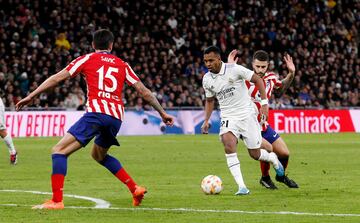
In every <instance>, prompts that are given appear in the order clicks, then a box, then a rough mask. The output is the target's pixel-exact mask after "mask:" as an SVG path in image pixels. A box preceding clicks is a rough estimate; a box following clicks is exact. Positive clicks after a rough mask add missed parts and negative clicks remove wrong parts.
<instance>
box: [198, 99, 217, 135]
mask: <svg viewBox="0 0 360 223" xmlns="http://www.w3.org/2000/svg"><path fill="white" fill-rule="evenodd" d="M214 101H215V100H214V97H211V98H206V100H205V120H204V123H203V124H202V125H201V132H202V133H203V134H208V133H209V127H210V125H209V120H210V117H211V113H212V111H213V110H214V104H215V103H214Z"/></svg>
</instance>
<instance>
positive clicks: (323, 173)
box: [0, 133, 360, 223]
mask: <svg viewBox="0 0 360 223" xmlns="http://www.w3.org/2000/svg"><path fill="white" fill-rule="evenodd" d="M282 137H283V138H284V140H285V141H286V142H287V144H288V147H289V148H290V152H291V156H290V157H291V158H290V162H289V167H288V171H287V172H288V174H289V177H290V178H293V179H294V180H296V182H297V183H298V184H299V185H300V188H299V189H289V188H287V187H285V186H284V185H282V184H280V183H276V185H277V186H278V187H279V190H277V191H270V190H266V189H265V188H263V187H261V185H260V184H259V178H260V168H259V163H258V162H257V161H254V160H252V159H251V158H250V157H249V156H248V154H247V151H246V149H245V148H244V146H243V143H242V142H240V143H239V147H238V153H239V159H240V162H241V168H242V172H243V175H244V179H245V183H246V184H247V186H248V188H249V189H250V191H251V194H250V195H248V196H234V195H233V194H234V193H235V192H236V189H237V188H236V185H235V182H234V180H233V178H232V176H231V175H230V172H229V171H228V169H227V166H226V162H225V157H224V152H223V148H222V146H221V144H220V142H219V140H218V136H217V135H196V136H181V135H167V136H133V137H119V141H120V143H121V147H113V148H112V149H111V150H110V154H112V155H114V156H115V157H117V158H118V159H119V160H120V161H121V163H122V164H123V166H124V167H125V168H126V170H127V171H128V172H129V173H130V174H131V175H132V176H133V178H134V180H135V181H136V182H137V183H139V184H141V185H144V186H146V187H147V188H148V191H149V193H148V194H147V195H146V197H145V200H144V201H143V204H142V206H141V207H139V208H133V207H132V206H131V196H130V194H129V192H128V191H127V189H126V187H125V186H124V185H122V184H121V183H120V182H119V181H118V180H117V179H116V178H115V177H114V176H113V175H112V174H111V173H110V172H108V171H107V170H106V169H105V168H103V167H102V166H100V165H99V164H97V163H96V162H95V161H93V160H92V158H91V156H90V148H91V147H90V146H91V144H89V146H87V147H86V148H83V149H81V150H80V151H78V152H76V153H74V154H73V155H71V156H70V158H69V161H68V173H67V177H66V180H65V188H64V192H65V194H74V195H80V196H88V197H93V198H99V199H103V200H106V201H108V202H110V203H111V207H113V209H94V208H91V207H94V203H93V202H90V201H86V200H82V199H76V198H69V197H65V200H64V201H65V206H66V207H69V206H75V207H89V208H65V209H64V210H61V211H49V210H31V206H32V205H35V204H40V203H41V202H43V201H44V200H46V199H48V198H50V195H40V194H32V193H24V192H17V193H13V192H5V191H3V190H9V189H14V190H21V191H43V192H50V191H51V186H50V173H51V159H50V154H51V147H52V146H53V145H55V144H56V142H57V141H58V138H29V139H25V138H21V139H14V141H15V144H16V147H17V148H18V150H19V163H18V165H16V166H10V164H9V160H8V159H9V156H8V152H7V149H6V148H5V144H0V222H1V223H5V222H32V223H33V222H176V223H181V222H207V223H208V222H360V199H359V195H360V177H359V175H360V174H359V173H360V169H359V164H360V163H359V157H360V134H355V133H354V134H351V133H346V134H298V135H285V134H284V135H282ZM209 174H215V175H218V176H220V177H221V178H222V180H223V184H224V190H223V191H222V192H221V194H219V195H204V194H203V193H202V192H201V190H200V182H201V180H202V178H203V177H204V176H206V175H209ZM271 174H272V176H274V171H273V170H271ZM10 205H11V206H10ZM181 208H183V209H181ZM229 210H232V211H233V212H231V211H229ZM226 211H228V212H226ZM241 211H243V212H241ZM289 212H291V213H289ZM328 214H347V215H343V216H337V215H328ZM351 214H352V215H351Z"/></svg>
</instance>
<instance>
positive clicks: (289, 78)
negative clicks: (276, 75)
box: [279, 54, 295, 94]
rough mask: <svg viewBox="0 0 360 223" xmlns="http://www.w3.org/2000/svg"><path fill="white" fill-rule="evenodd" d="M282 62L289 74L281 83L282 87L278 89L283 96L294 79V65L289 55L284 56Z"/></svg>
mask: <svg viewBox="0 0 360 223" xmlns="http://www.w3.org/2000/svg"><path fill="white" fill-rule="evenodd" d="M284 61H285V63H286V67H287V69H288V71H289V73H288V74H287V75H286V77H285V78H284V79H283V80H282V81H281V83H282V85H281V87H280V89H279V90H280V94H283V93H284V92H285V91H286V90H287V89H288V88H289V87H290V85H291V83H292V81H293V80H294V77H295V65H294V62H293V59H292V57H291V56H290V55H289V54H285V56H284Z"/></svg>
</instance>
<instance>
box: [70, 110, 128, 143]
mask: <svg viewBox="0 0 360 223" xmlns="http://www.w3.org/2000/svg"><path fill="white" fill-rule="evenodd" d="M121 123H122V122H121V120H119V119H117V118H114V117H112V116H110V115H106V114H102V113H95V112H88V113H85V114H84V115H83V116H82V117H81V118H80V119H79V120H78V121H77V122H76V123H75V124H74V125H73V126H71V128H70V129H69V130H68V133H70V134H71V135H73V136H74V137H75V138H76V140H77V141H79V142H80V144H81V145H82V146H83V147H85V146H86V145H87V144H88V143H89V142H90V141H91V140H92V139H93V138H94V137H96V138H95V144H97V145H99V146H101V147H103V148H110V146H112V145H116V146H120V144H119V142H118V141H117V139H116V135H117V133H118V132H119V130H120V127H121Z"/></svg>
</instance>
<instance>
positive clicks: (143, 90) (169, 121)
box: [132, 81, 174, 126]
mask: <svg viewBox="0 0 360 223" xmlns="http://www.w3.org/2000/svg"><path fill="white" fill-rule="evenodd" d="M132 87H134V88H135V90H136V91H137V92H138V93H139V95H140V96H141V97H142V98H143V99H144V100H145V101H147V102H148V103H149V104H150V105H151V106H152V107H153V108H154V109H155V110H156V111H157V112H159V114H160V116H161V118H162V120H163V122H164V123H165V124H166V125H169V126H172V125H173V124H174V118H173V117H172V116H171V115H168V114H167V113H166V112H165V110H164V109H163V107H162V106H161V105H160V103H159V101H158V100H157V99H156V97H155V96H154V95H153V94H152V92H151V91H150V90H149V89H148V88H147V87H145V85H144V84H143V83H142V82H141V81H138V82H136V83H135V84H133V85H132Z"/></svg>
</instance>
